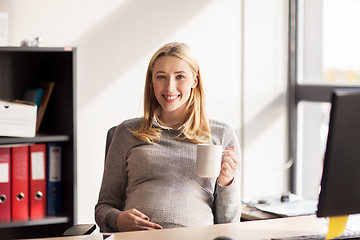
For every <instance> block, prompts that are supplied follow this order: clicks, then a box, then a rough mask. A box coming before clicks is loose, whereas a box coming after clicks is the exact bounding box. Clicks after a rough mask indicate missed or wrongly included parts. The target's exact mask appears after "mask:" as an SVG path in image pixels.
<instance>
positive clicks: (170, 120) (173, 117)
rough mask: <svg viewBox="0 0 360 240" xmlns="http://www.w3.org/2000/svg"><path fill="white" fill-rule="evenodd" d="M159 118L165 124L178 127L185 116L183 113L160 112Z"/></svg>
mask: <svg viewBox="0 0 360 240" xmlns="http://www.w3.org/2000/svg"><path fill="white" fill-rule="evenodd" d="M159 119H160V121H161V122H162V123H163V124H165V126H167V127H170V128H173V129H178V128H179V127H181V126H182V125H183V124H184V123H185V122H186V119H187V116H186V114H184V113H164V112H160V115H159Z"/></svg>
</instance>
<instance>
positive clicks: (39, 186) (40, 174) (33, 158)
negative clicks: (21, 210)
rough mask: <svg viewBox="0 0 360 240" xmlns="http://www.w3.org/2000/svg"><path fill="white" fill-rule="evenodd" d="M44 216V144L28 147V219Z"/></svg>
mask: <svg viewBox="0 0 360 240" xmlns="http://www.w3.org/2000/svg"><path fill="white" fill-rule="evenodd" d="M45 215H46V144H43V143H39V144H34V145H30V217H32V218H34V217H35V218H36V217H43V216H45Z"/></svg>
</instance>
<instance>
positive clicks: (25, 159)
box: [11, 145, 29, 219]
mask: <svg viewBox="0 0 360 240" xmlns="http://www.w3.org/2000/svg"><path fill="white" fill-rule="evenodd" d="M11 172H12V174H11V186H12V191H11V216H12V218H13V219H15V218H21V219H27V218H28V217H29V146H28V145H22V146H13V147H12V148H11Z"/></svg>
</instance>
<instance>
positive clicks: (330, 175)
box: [317, 89, 360, 217]
mask: <svg viewBox="0 0 360 240" xmlns="http://www.w3.org/2000/svg"><path fill="white" fill-rule="evenodd" d="M354 213H360V89H336V90H334V92H333V94H332V100H331V110H330V122H329V132H328V138H327V145H326V150H325V155H324V167H323V174H322V179H321V190H320V195H319V202H318V208H317V216H318V217H330V216H342V215H349V214H354Z"/></svg>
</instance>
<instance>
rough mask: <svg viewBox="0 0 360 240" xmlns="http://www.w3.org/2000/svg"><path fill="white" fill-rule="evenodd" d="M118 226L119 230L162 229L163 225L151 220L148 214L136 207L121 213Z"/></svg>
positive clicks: (117, 221)
mask: <svg viewBox="0 0 360 240" xmlns="http://www.w3.org/2000/svg"><path fill="white" fill-rule="evenodd" d="M116 227H117V229H118V231H119V232H125V231H137V230H154V229H162V226H160V225H159V224H157V223H154V222H151V221H150V218H149V217H148V216H146V215H145V214H143V213H142V212H140V211H139V210H137V209H135V208H133V209H129V210H126V211H124V212H122V213H120V214H119V216H118V217H117V219H116Z"/></svg>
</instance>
